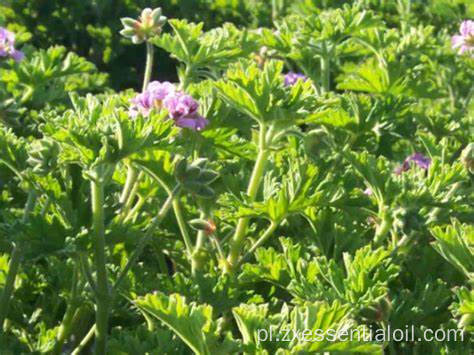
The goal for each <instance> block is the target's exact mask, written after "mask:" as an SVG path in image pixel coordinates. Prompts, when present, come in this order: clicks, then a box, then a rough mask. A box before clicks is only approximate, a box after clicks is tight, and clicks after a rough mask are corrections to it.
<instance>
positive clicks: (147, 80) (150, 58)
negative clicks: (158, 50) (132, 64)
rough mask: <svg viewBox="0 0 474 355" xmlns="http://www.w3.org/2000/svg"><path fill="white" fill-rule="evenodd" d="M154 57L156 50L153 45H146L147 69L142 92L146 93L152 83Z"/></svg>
mask: <svg viewBox="0 0 474 355" xmlns="http://www.w3.org/2000/svg"><path fill="white" fill-rule="evenodd" d="M153 57H154V49H153V45H152V44H151V43H149V42H147V43H146V67H145V76H144V78H143V88H142V91H145V90H146V88H147V87H148V84H149V83H150V79H151V73H152V71H153Z"/></svg>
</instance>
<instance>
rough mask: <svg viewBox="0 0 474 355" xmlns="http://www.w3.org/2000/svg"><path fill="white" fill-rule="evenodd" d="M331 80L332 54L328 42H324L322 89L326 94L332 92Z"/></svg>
mask: <svg viewBox="0 0 474 355" xmlns="http://www.w3.org/2000/svg"><path fill="white" fill-rule="evenodd" d="M330 80H331V77H330V53H329V51H328V48H327V44H326V42H325V41H323V44H322V54H321V88H322V89H323V92H324V93H326V92H329V90H330Z"/></svg>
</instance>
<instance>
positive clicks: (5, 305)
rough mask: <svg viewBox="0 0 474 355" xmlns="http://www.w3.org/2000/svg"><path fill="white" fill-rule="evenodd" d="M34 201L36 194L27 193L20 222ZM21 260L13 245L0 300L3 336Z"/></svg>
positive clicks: (29, 211)
mask: <svg viewBox="0 0 474 355" xmlns="http://www.w3.org/2000/svg"><path fill="white" fill-rule="evenodd" d="M35 199H36V193H35V192H34V191H33V190H30V192H29V193H28V199H27V200H26V204H25V209H24V212H23V218H22V222H23V223H26V222H27V221H28V217H29V215H30V213H31V211H32V210H33V208H34V205H35ZM21 259H22V252H21V248H20V246H19V245H17V244H14V245H13V249H12V253H11V255H10V261H9V263H8V274H7V278H6V280H5V286H4V287H3V292H2V296H1V298H0V333H1V334H3V324H4V322H5V318H6V317H7V316H8V310H9V308H10V300H11V297H12V295H13V291H14V288H15V280H16V276H17V274H18V271H19V269H20V263H21Z"/></svg>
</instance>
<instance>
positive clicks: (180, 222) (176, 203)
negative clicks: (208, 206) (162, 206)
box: [173, 198, 193, 257]
mask: <svg viewBox="0 0 474 355" xmlns="http://www.w3.org/2000/svg"><path fill="white" fill-rule="evenodd" d="M173 210H174V215H175V217H176V221H177V222H178V227H179V230H180V231H181V235H182V236H183V240H184V245H185V246H186V252H187V254H188V257H191V256H192V253H193V247H192V242H191V238H190V236H189V232H188V228H187V226H186V222H185V221H184V217H183V213H182V211H181V205H180V203H179V199H178V198H175V199H174V201H173Z"/></svg>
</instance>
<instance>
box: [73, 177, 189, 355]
mask: <svg viewBox="0 0 474 355" xmlns="http://www.w3.org/2000/svg"><path fill="white" fill-rule="evenodd" d="M179 192H180V187H179V186H177V187H176V188H175V189H174V190H173V191H171V192H170V194H169V196H168V199H167V200H166V201H165V203H164V204H163V206H162V207H161V209H160V211H159V212H158V215H157V216H156V217H155V218H154V219H153V221H152V223H151V226H150V227H149V228H148V230H147V232H146V234H145V235H144V236H143V237H142V239H141V240H140V242H139V244H138V245H137V247H136V248H135V251H134V252H133V253H132V255H131V256H130V258H129V259H128V262H127V264H126V265H125V267H124V268H123V269H122V271H120V274H119V275H118V276H117V279H116V281H115V283H114V285H113V287H112V290H113V296H114V295H115V294H116V292H117V290H118V288H119V287H120V285H121V284H122V282H123V280H125V276H127V273H128V271H130V269H131V268H132V267H133V265H135V263H136V262H137V260H138V258H139V257H140V255H141V253H142V252H143V249H144V248H145V246H146V244H147V243H148V242H149V240H150V239H151V237H152V236H153V232H154V231H155V229H156V228H157V227H158V226H159V225H160V223H161V222H162V221H163V219H164V218H165V217H166V215H167V214H168V212H169V210H170V209H171V206H172V204H173V200H174V199H175V198H176V196H177V195H178V194H179ZM112 301H113V298H112V299H111V302H112ZM96 325H97V324H94V325H93V326H92V328H91V329H90V330H89V332H88V333H87V334H86V336H85V337H84V339H82V341H81V343H80V344H79V345H78V346H77V347H76V349H75V350H74V351H73V352H72V355H74V354H79V353H80V351H81V350H82V349H83V348H84V347H85V346H86V345H87V343H88V342H89V341H90V339H91V338H92V337H93V336H94V335H95V334H96V332H95V330H96Z"/></svg>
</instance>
